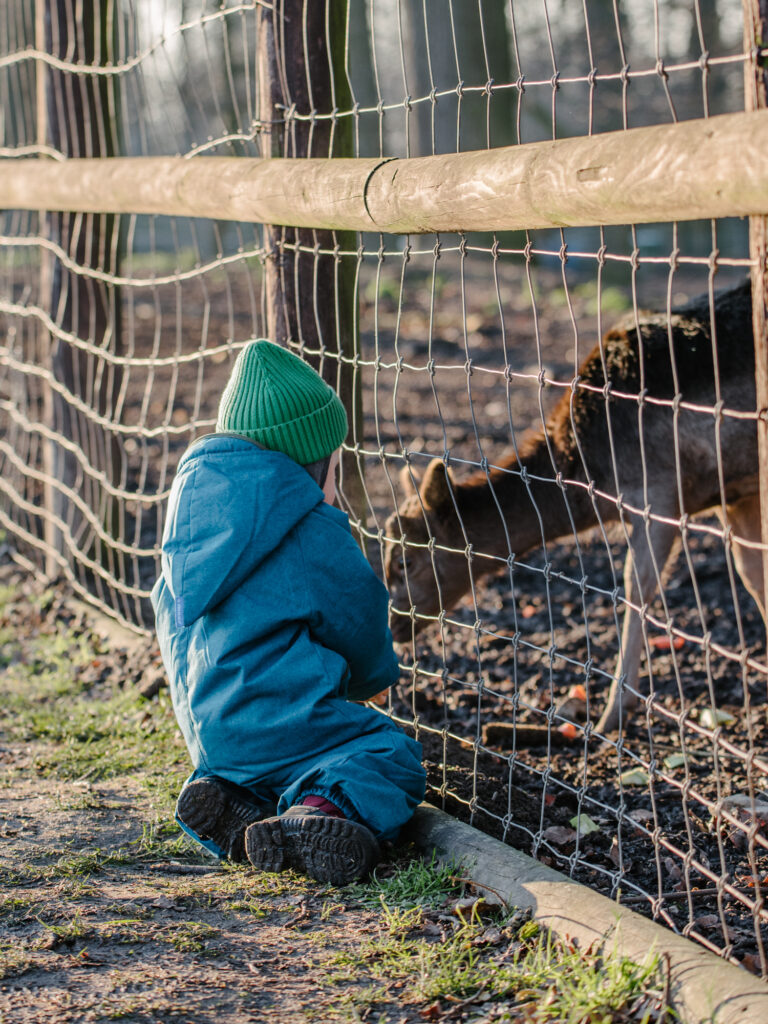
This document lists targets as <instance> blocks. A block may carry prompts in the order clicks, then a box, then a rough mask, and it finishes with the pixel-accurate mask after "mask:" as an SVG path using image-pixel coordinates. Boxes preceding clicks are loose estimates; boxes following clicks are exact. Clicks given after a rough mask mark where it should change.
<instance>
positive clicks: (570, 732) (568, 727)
mask: <svg viewBox="0 0 768 1024" xmlns="http://www.w3.org/2000/svg"><path fill="white" fill-rule="evenodd" d="M557 731H558V732H559V733H561V734H562V735H563V736H565V738H566V739H567V740H575V739H576V738H577V736H578V735H579V730H578V729H577V728H576V726H575V725H574V724H573V722H563V724H562V725H558V727H557Z"/></svg>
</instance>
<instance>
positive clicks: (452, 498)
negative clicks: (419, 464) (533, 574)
mask: <svg viewBox="0 0 768 1024" xmlns="http://www.w3.org/2000/svg"><path fill="white" fill-rule="evenodd" d="M400 482H401V484H402V486H403V489H404V490H405V492H406V498H405V500H404V501H403V502H402V504H401V505H400V507H399V508H398V510H397V512H395V513H394V514H393V515H391V516H390V517H389V519H388V520H387V523H386V526H385V535H386V537H387V538H390V540H388V542H387V544H386V550H385V554H384V574H385V578H386V582H387V586H388V587H389V592H390V596H391V598H392V612H391V614H390V628H391V630H392V636H393V637H394V639H395V640H396V641H398V642H399V643H403V642H405V641H407V640H410V639H411V637H412V636H413V635H414V634H415V633H417V632H418V631H419V630H420V629H423V627H424V626H426V625H427V624H428V619H425V618H421V617H420V616H436V615H438V614H439V612H440V610H441V608H446V609H447V608H450V607H452V606H453V605H454V604H456V602H457V601H458V600H459V599H460V598H461V597H462V596H463V595H464V594H465V593H466V592H467V591H468V590H469V589H470V586H471V583H470V578H469V572H468V568H467V559H466V556H465V555H464V549H465V547H466V543H467V542H466V540H465V536H464V531H463V529H462V525H461V521H460V519H459V516H458V515H457V505H456V495H457V494H458V492H459V490H460V485H457V483H456V481H455V479H454V477H453V474H452V473H451V471H450V470H449V469H447V468H446V466H445V465H444V464H443V463H442V462H441V461H440V459H433V460H432V462H430V464H429V466H428V467H427V471H426V473H425V474H424V479H423V480H422V482H421V484H420V485H419V488H418V490H416V488H415V487H414V485H413V480H412V476H411V473H410V472H409V470H408V467H405V468H404V469H403V471H402V472H401V474H400ZM447 548H448V549H454V550H445V549H447Z"/></svg>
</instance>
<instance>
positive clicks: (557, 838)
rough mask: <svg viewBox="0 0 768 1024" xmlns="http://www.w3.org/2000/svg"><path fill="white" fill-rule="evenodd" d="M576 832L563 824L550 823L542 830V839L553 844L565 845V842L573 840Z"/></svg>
mask: <svg viewBox="0 0 768 1024" xmlns="http://www.w3.org/2000/svg"><path fill="white" fill-rule="evenodd" d="M576 834H577V833H576V831H575V829H572V828H566V827H565V825H551V826H550V827H549V828H547V829H545V830H544V831H543V832H542V839H546V841H547V842H548V843H554V844H555V846H565V844H566V843H572V842H575V840H576Z"/></svg>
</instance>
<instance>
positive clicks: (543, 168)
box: [0, 110, 768, 234]
mask: <svg viewBox="0 0 768 1024" xmlns="http://www.w3.org/2000/svg"><path fill="white" fill-rule="evenodd" d="M766 153H768V110H758V111H753V112H749V113H738V114H722V115H720V116H719V117H710V118H705V119H700V120H694V121H685V122H682V123H679V124H672V125H660V126H653V127H649V128H633V129H629V130H628V131H620V132H607V133H605V134H603V135H593V136H587V137H580V138H574V139H561V140H556V141H553V142H536V143H530V144H527V145H521V146H509V147H502V148H499V149H491V150H478V151H475V152H471V153H453V154H449V155H446V156H428V157H415V158H409V159H391V160H379V159H354V158H340V159H333V160H328V159H279V158H273V159H268V160H260V159H253V158H248V157H240V158H239V157H197V158H192V159H187V158H183V157H121V158H108V159H98V160H87V159H82V160H81V159H77V160H74V159H70V160H61V161H56V160H49V159H39V158H24V159H7V160H3V161H1V162H0V207H2V208H5V209H24V210H39V209H41V208H45V209H48V210H64V211H76V212H84V213H147V214H166V215H169V216H185V217H210V218H214V219H217V220H238V221H251V222H257V223H265V224H284V225H289V226H292V227H296V228H304V227H307V228H325V229H329V230H345V229H348V230H353V231H382V232H387V233H397V234H422V233H427V232H455V231H507V230H520V229H535V228H553V227H578V226H591V225H598V224H605V225H608V224H639V223H649V222H663V221H672V220H678V221H679V220H696V219H699V218H710V217H742V216H748V215H750V214H766V213H768V160H767V159H766Z"/></svg>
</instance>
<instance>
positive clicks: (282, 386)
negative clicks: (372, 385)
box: [216, 340, 348, 466]
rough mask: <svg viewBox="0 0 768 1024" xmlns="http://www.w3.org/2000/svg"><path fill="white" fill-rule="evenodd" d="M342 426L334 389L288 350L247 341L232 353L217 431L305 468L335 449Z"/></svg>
mask: <svg viewBox="0 0 768 1024" xmlns="http://www.w3.org/2000/svg"><path fill="white" fill-rule="evenodd" d="M347 429H348V427H347V414H346V412H345V411H344V406H343V405H342V404H341V401H340V399H339V397H338V395H337V394H336V392H335V391H334V390H333V388H332V387H330V386H329V385H328V384H326V383H325V381H324V380H323V378H322V377H321V376H320V374H319V373H316V372H315V371H314V370H313V369H312V367H311V366H309V365H308V364H307V363H305V362H303V360H301V359H299V357H298V356H296V355H294V354H293V353H292V352H289V351H288V349H286V348H281V347H280V346H279V345H275V344H273V343H272V342H271V341H264V340H261V341H251V342H249V344H248V345H246V347H245V348H244V349H243V350H242V352H241V353H240V355H239V356H238V357H237V360H236V362H235V365H234V368H233V370H232V376H231V377H230V378H229V381H228V383H227V386H226V388H225V389H224V394H223V395H222V396H221V402H220V404H219V418H218V420H217V421H216V430H217V431H219V432H226V433H233V434H242V436H243V437H248V438H250V439H251V440H252V441H257V442H258V443H259V444H261V445H263V446H264V447H265V448H271V449H272V450H273V451H277V452H284V453H285V454H286V455H288V456H290V458H292V459H293V460H294V461H295V462H298V463H299V464H300V465H302V466H307V465H309V463H310V462H318V461H319V460H320V459H324V458H326V457H327V456H328V455H330V454H331V453H332V452H334V451H335V450H336V449H337V448H338V447H339V446H340V445H341V443H342V441H343V440H344V438H345V437H346V436H347Z"/></svg>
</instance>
